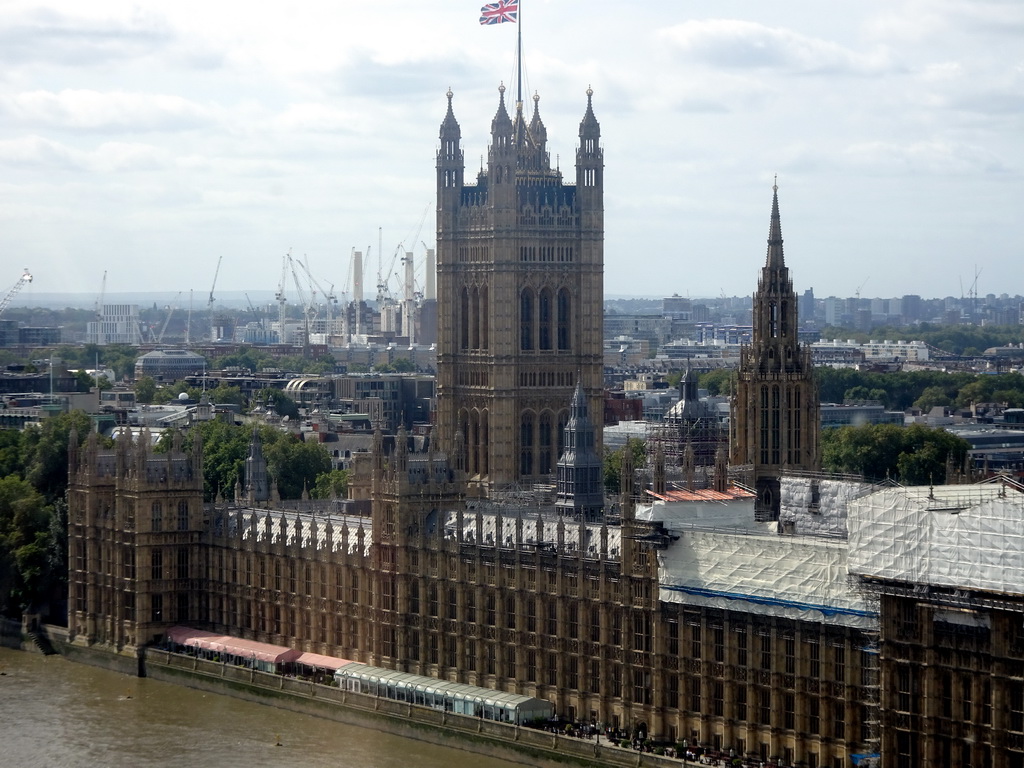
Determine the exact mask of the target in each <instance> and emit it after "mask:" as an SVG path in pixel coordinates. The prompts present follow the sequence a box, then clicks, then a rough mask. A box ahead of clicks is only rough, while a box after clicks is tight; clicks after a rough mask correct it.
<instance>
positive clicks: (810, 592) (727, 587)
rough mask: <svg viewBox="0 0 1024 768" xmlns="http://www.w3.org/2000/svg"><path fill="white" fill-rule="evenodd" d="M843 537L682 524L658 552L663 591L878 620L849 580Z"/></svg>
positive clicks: (831, 619) (806, 616)
mask: <svg viewBox="0 0 1024 768" xmlns="http://www.w3.org/2000/svg"><path fill="white" fill-rule="evenodd" d="M846 563H847V545H846V542H845V541H841V540H837V541H828V540H825V539H819V538H816V537H800V536H779V535H777V534H767V535H766V534H758V533H732V532H724V531H702V530H680V531H679V538H678V539H677V540H676V541H674V542H673V543H672V544H671V545H669V546H668V547H667V548H666V549H664V550H662V551H660V552H659V553H658V565H659V568H658V575H659V578H660V581H661V589H660V597H661V600H662V601H664V602H667V603H686V604H690V605H707V606H712V607H716V608H725V609H732V610H742V611H749V612H750V613H759V614H763V615H770V616H786V617H789V618H794V619H800V620H803V621H808V620H810V621H818V622H822V623H824V624H838V625H840V626H850V627H871V626H873V625H874V624H875V623H876V622H877V617H876V615H875V611H874V610H873V608H872V607H871V606H870V605H869V604H868V601H867V599H866V598H865V597H864V596H863V595H862V594H860V593H859V592H858V591H857V590H856V589H854V587H853V585H852V584H851V583H850V579H849V574H848V571H847V565H846Z"/></svg>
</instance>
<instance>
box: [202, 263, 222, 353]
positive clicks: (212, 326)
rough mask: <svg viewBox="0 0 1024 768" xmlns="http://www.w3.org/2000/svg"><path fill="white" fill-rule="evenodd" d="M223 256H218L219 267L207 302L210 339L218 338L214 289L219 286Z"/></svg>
mask: <svg viewBox="0 0 1024 768" xmlns="http://www.w3.org/2000/svg"><path fill="white" fill-rule="evenodd" d="M223 258H224V257H223V256H218V257H217V269H215V270H214V271H213V285H211V286H210V298H209V299H208V300H207V302H206V312H207V315H208V316H209V319H210V341H216V340H217V323H216V322H215V321H214V319H213V289H214V288H216V287H217V275H219V274H220V262H221V260H222V259H223Z"/></svg>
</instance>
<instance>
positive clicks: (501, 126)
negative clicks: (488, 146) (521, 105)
mask: <svg viewBox="0 0 1024 768" xmlns="http://www.w3.org/2000/svg"><path fill="white" fill-rule="evenodd" d="M511 133H512V119H511V118H510V117H509V116H508V110H507V109H505V84H504V83H502V84H501V85H499V86H498V111H497V112H496V113H495V114H494V119H493V120H491V138H492V139H493V138H494V137H495V136H497V135H505V136H508V135H509V134H511Z"/></svg>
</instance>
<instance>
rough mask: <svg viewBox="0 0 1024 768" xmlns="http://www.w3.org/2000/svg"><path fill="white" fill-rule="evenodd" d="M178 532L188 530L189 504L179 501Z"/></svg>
mask: <svg viewBox="0 0 1024 768" xmlns="http://www.w3.org/2000/svg"><path fill="white" fill-rule="evenodd" d="M178 530H179V531H187V530H188V502H187V501H179V502H178Z"/></svg>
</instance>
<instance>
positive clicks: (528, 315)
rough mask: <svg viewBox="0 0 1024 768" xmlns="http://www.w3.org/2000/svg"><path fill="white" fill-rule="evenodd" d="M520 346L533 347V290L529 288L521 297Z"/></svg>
mask: <svg viewBox="0 0 1024 768" xmlns="http://www.w3.org/2000/svg"><path fill="white" fill-rule="evenodd" d="M519 348H520V349H522V350H524V351H527V350H531V349H533V291H532V290H530V289H529V288H525V289H524V290H523V293H522V296H520V298H519Z"/></svg>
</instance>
